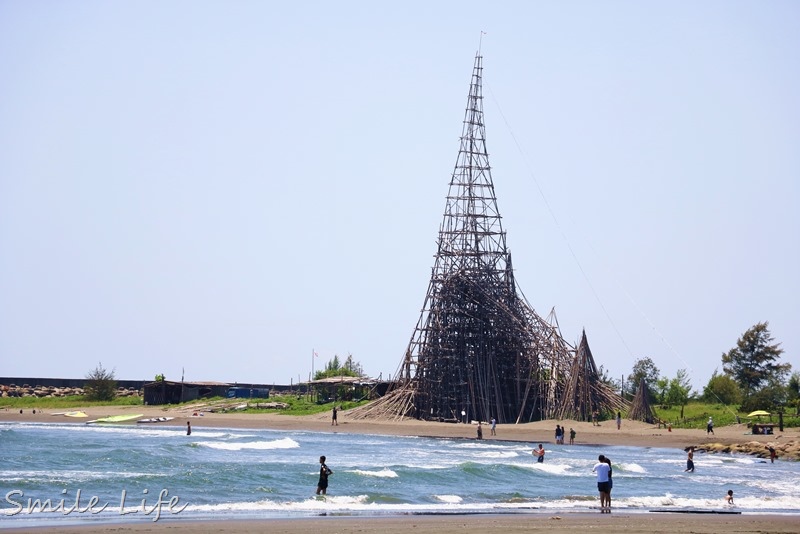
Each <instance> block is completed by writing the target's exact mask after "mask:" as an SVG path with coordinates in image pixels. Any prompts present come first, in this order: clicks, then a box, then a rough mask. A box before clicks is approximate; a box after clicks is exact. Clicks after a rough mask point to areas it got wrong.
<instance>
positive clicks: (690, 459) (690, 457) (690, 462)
mask: <svg viewBox="0 0 800 534" xmlns="http://www.w3.org/2000/svg"><path fill="white" fill-rule="evenodd" d="M684 473H694V447H689V451H688V452H687V454H686V470H685V471H684Z"/></svg>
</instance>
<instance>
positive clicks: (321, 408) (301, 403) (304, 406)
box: [242, 395, 369, 415]
mask: <svg viewBox="0 0 800 534" xmlns="http://www.w3.org/2000/svg"><path fill="white" fill-rule="evenodd" d="M242 400H243V402H246V403H247V404H248V405H255V404H264V403H267V402H281V403H284V404H287V405H288V406H289V407H288V408H251V407H248V408H247V410H245V411H246V412H248V413H279V414H285V415H314V414H318V413H324V412H330V411H331V410H333V405H334V403H333V402H328V403H325V404H317V403H316V402H312V401H310V400H309V399H308V397H307V396H305V395H303V396H301V397H299V398H298V397H297V396H295V395H270V398H269V399H260V400H254V399H242ZM368 402H369V401H359V402H354V401H342V402H336V403H335V404H336V406H337V407H339V408H340V409H342V410H349V409H351V408H355V407H357V406H363V405H365V404H367V403H368Z"/></svg>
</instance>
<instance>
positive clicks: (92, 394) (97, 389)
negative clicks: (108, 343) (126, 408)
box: [83, 363, 117, 401]
mask: <svg viewBox="0 0 800 534" xmlns="http://www.w3.org/2000/svg"><path fill="white" fill-rule="evenodd" d="M83 391H84V395H85V396H86V399H87V400H92V401H110V400H114V397H116V395H117V381H116V379H115V378H114V371H113V370H111V371H109V370H107V369H105V368H104V367H103V364H102V363H98V364H97V367H95V369H94V370H93V371H91V372H89V373H88V374H87V375H86V383H85V384H84V386H83Z"/></svg>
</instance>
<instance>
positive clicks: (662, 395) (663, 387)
mask: <svg viewBox="0 0 800 534" xmlns="http://www.w3.org/2000/svg"><path fill="white" fill-rule="evenodd" d="M668 390H669V378H667V377H666V376H662V377H661V378H659V379H658V380H656V387H655V390H654V391H653V394H654V395H655V396H656V400H657V401H658V403H659V404H667V403H668V401H667V391H668Z"/></svg>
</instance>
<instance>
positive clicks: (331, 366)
mask: <svg viewBox="0 0 800 534" xmlns="http://www.w3.org/2000/svg"><path fill="white" fill-rule="evenodd" d="M332 376H363V375H362V373H361V364H360V363H358V362H356V361H354V360H353V356H352V354H349V355H348V356H347V359H346V360H345V365H342V363H341V361H340V360H339V355H337V354H334V355H333V358H331V359H330V360H329V361H328V363H327V364H325V369H324V370H321V371H317V372H316V373H314V380H320V379H322V378H330V377H332Z"/></svg>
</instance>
